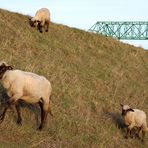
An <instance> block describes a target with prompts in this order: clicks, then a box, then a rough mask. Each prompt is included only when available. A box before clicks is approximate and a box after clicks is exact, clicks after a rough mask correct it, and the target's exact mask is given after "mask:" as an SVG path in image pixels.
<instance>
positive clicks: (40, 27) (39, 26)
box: [37, 23, 43, 33]
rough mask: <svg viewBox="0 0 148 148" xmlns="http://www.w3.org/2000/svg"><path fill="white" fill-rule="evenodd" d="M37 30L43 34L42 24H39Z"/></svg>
mask: <svg viewBox="0 0 148 148" xmlns="http://www.w3.org/2000/svg"><path fill="white" fill-rule="evenodd" d="M37 28H38V30H39V31H40V33H42V32H43V30H42V25H41V23H38V26H37Z"/></svg>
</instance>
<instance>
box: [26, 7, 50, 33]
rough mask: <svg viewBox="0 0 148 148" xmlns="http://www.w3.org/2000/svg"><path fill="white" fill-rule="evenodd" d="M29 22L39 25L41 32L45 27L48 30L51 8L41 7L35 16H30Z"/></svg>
mask: <svg viewBox="0 0 148 148" xmlns="http://www.w3.org/2000/svg"><path fill="white" fill-rule="evenodd" d="M29 23H30V26H31V27H37V28H38V30H39V31H40V32H41V33H42V32H43V30H42V28H43V27H44V29H45V31H46V32H48V28H49V23H50V12H49V10H48V9H47V8H42V9H39V10H38V11H37V12H36V14H35V16H34V17H33V18H29Z"/></svg>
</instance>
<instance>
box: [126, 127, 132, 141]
mask: <svg viewBox="0 0 148 148" xmlns="http://www.w3.org/2000/svg"><path fill="white" fill-rule="evenodd" d="M129 135H131V130H130V129H129V128H127V132H126V136H125V138H126V139H128V137H129Z"/></svg>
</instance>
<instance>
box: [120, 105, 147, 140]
mask: <svg viewBox="0 0 148 148" xmlns="http://www.w3.org/2000/svg"><path fill="white" fill-rule="evenodd" d="M120 105H121V107H122V116H123V118H124V121H125V124H126V125H127V126H128V127H127V135H126V138H128V136H129V135H131V131H132V129H133V128H134V127H137V128H138V129H139V133H138V134H139V137H140V133H141V132H142V141H143V140H144V136H145V133H146V132H147V131H148V127H147V122H146V114H145V112H144V111H142V110H139V109H132V108H131V107H129V106H128V105H122V104H120Z"/></svg>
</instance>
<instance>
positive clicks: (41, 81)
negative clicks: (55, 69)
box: [0, 62, 53, 130]
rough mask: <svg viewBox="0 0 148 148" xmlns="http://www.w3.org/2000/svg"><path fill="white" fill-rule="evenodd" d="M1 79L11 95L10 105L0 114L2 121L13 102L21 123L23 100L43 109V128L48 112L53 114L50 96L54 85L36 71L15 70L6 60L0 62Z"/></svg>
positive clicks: (40, 127)
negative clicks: (20, 104) (20, 105)
mask: <svg viewBox="0 0 148 148" xmlns="http://www.w3.org/2000/svg"><path fill="white" fill-rule="evenodd" d="M0 80H1V82H2V86H3V87H4V88H5V89H6V91H7V94H8V96H9V97H10V99H9V102H8V105H7V106H6V107H5V108H4V111H3V113H2V115H1V116H0V122H2V121H3V120H4V117H5V113H6V111H7V109H8V108H9V106H10V105H11V104H12V103H13V104H15V108H16V111H17V115H18V119H17V123H18V124H20V125H21V124H22V118H21V115H20V107H19V102H20V101H21V100H23V101H25V102H26V103H31V104H35V103H38V104H39V106H40V109H41V123H40V126H39V127H38V129H39V130H41V129H42V127H43V125H44V123H45V120H46V118H47V114H48V113H50V114H51V115H53V114H52V113H51V101H50V97H51V91H52V87H51V84H50V82H49V81H48V80H47V79H46V78H45V77H43V76H39V75H37V74H35V73H31V72H25V71H22V70H15V69H13V68H12V67H11V66H10V65H8V64H7V63H6V62H1V63H0Z"/></svg>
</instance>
